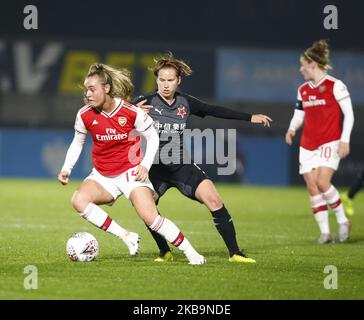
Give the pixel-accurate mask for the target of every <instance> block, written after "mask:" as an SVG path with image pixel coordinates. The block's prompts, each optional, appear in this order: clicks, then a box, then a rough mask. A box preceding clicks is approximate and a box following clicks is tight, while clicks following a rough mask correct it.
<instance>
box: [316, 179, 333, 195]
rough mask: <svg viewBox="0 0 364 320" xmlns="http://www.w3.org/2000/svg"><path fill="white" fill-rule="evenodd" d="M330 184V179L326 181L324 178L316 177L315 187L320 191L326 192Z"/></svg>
mask: <svg viewBox="0 0 364 320" xmlns="http://www.w3.org/2000/svg"><path fill="white" fill-rule="evenodd" d="M330 185H331V183H330V181H326V179H320V178H318V179H317V188H318V189H319V191H320V192H321V193H322V192H326V191H327V190H328V189H329V188H330Z"/></svg>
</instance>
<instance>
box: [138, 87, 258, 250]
mask: <svg viewBox="0 0 364 320" xmlns="http://www.w3.org/2000/svg"><path fill="white" fill-rule="evenodd" d="M143 100H146V102H145V104H146V105H152V106H153V108H152V109H151V110H150V111H149V115H150V116H151V117H152V118H153V120H154V126H155V128H156V130H157V132H158V134H159V139H160V142H159V152H158V154H157V156H156V159H155V161H154V164H153V165H152V167H151V168H150V171H149V179H150V181H151V182H152V184H153V187H154V189H155V191H156V192H157V193H158V195H159V198H160V197H161V196H163V194H164V193H165V192H166V191H167V190H168V189H169V188H171V187H175V188H177V189H178V190H179V191H180V192H181V193H182V194H184V195H185V196H186V197H188V198H190V199H193V200H197V199H196V196H195V192H196V189H197V187H198V186H199V185H200V183H201V182H202V181H203V180H205V179H209V177H208V176H207V175H206V173H205V172H204V171H202V170H201V169H200V168H199V167H198V166H197V165H196V164H195V163H194V162H192V161H189V158H188V155H186V153H184V139H183V134H184V130H185V129H186V128H187V125H188V120H189V117H190V116H191V115H195V116H198V117H201V118H203V117H205V116H213V117H217V118H223V119H236V120H245V121H249V122H250V121H251V117H252V116H251V115H250V114H248V113H245V112H238V111H234V110H230V109H227V108H224V107H221V106H215V105H210V104H207V103H204V102H202V101H201V100H199V99H197V98H195V97H192V96H190V95H188V94H185V93H180V92H176V93H175V96H174V101H173V103H172V104H171V105H169V104H168V103H167V102H166V101H165V100H164V99H163V98H162V97H161V96H160V95H159V94H158V93H157V92H153V93H150V94H147V95H144V96H139V97H137V98H135V99H134V100H133V103H135V104H137V103H139V102H141V101H143ZM167 144H168V146H167V147H166V145H167ZM171 151H172V152H171ZM211 214H212V216H213V219H214V223H215V226H216V228H217V230H218V231H219V233H220V235H221V236H222V238H223V240H224V241H225V244H226V246H227V247H228V249H229V253H230V256H231V255H233V254H240V255H244V254H243V253H242V252H241V251H240V249H239V247H238V245H237V242H236V235H235V228H234V225H233V222H232V219H231V216H230V214H229V213H228V211H227V209H226V208H225V206H223V207H222V208H221V209H219V210H217V211H213V212H212V211H211ZM148 229H149V231H150V232H151V233H152V235H153V238H154V239H155V240H156V242H157V244H158V247H159V249H160V256H163V255H164V254H165V253H166V252H168V251H170V249H169V247H168V244H167V242H166V241H165V239H164V238H163V237H161V236H160V235H159V234H158V233H156V232H153V231H152V230H151V229H150V228H148Z"/></svg>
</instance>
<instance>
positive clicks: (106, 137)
mask: <svg viewBox="0 0 364 320" xmlns="http://www.w3.org/2000/svg"><path fill="white" fill-rule="evenodd" d="M127 137H128V134H127V133H116V129H112V128H106V134H96V140H98V141H111V140H123V139H126V138H127Z"/></svg>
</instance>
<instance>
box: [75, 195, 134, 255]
mask: <svg viewBox="0 0 364 320" xmlns="http://www.w3.org/2000/svg"><path fill="white" fill-rule="evenodd" d="M81 217H83V218H84V219H86V220H87V221H89V222H91V223H92V224H94V225H95V226H97V227H98V228H100V229H102V230H104V231H106V232H109V233H111V234H113V235H115V236H117V237H118V238H120V239H121V240H123V242H124V243H125V244H126V246H127V247H128V249H129V253H130V254H131V255H132V256H135V255H136V254H137V253H138V250H139V242H140V236H139V235H138V234H137V233H135V232H130V231H127V230H126V229H124V228H122V227H121V226H120V225H119V224H118V223H116V222H115V221H114V220H113V219H112V218H111V217H110V216H109V215H108V214H107V213H106V212H105V211H104V210H102V209H101V208H100V207H98V206H97V205H95V204H94V203H91V202H90V203H89V204H88V205H87V207H86V209H85V210H84V212H82V213H81Z"/></svg>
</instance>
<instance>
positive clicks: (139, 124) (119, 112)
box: [75, 99, 153, 176]
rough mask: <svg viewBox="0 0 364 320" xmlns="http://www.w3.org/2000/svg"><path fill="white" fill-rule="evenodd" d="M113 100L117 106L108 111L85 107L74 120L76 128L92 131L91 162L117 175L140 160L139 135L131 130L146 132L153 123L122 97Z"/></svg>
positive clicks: (84, 131) (80, 130)
mask: <svg viewBox="0 0 364 320" xmlns="http://www.w3.org/2000/svg"><path fill="white" fill-rule="evenodd" d="M115 102H116V107H115V108H114V110H113V111H112V112H110V113H106V112H104V111H102V112H99V111H97V110H96V109H94V108H93V107H91V106H89V105H86V106H84V107H83V108H82V109H80V110H79V112H78V113H77V117H76V123H75V130H76V131H79V132H81V133H87V132H90V133H91V135H92V140H93V149H92V160H93V164H94V167H95V169H96V170H97V171H98V172H99V173H101V174H102V175H105V176H114V175H118V174H120V173H122V172H125V171H127V170H128V169H130V168H132V167H134V166H136V165H138V164H139V163H140V162H141V160H142V157H143V155H142V152H141V150H140V137H139V136H136V135H135V133H134V134H133V130H134V129H136V130H137V131H140V132H141V131H145V130H147V129H148V128H149V127H150V126H151V125H152V124H153V119H152V118H151V117H150V116H148V114H146V113H145V112H144V111H143V110H142V109H140V108H138V107H136V106H134V105H132V104H131V103H129V102H127V101H125V100H121V99H115Z"/></svg>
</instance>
